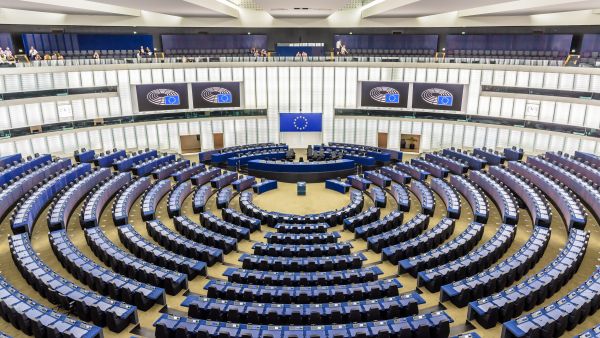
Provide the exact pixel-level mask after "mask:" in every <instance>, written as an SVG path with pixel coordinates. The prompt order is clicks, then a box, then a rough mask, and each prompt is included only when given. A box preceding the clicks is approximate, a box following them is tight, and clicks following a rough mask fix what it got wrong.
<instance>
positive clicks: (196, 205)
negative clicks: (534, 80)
mask: <svg viewBox="0 0 600 338" xmlns="http://www.w3.org/2000/svg"><path fill="white" fill-rule="evenodd" d="M309 150H310V151H311V154H312V155H311V156H310V157H308V160H309V162H306V163H310V161H311V159H313V160H315V161H319V163H326V162H327V161H328V160H330V159H335V158H342V157H343V158H345V159H346V161H355V162H356V163H360V164H361V166H357V167H356V168H355V169H356V172H354V173H352V174H348V177H335V178H328V179H326V180H322V181H320V182H310V183H309V184H308V185H309V189H308V190H307V191H308V192H307V193H306V194H298V196H287V194H289V191H291V190H295V189H296V188H297V187H296V186H295V185H294V184H292V183H283V182H286V181H285V180H282V181H278V180H277V179H275V178H273V177H270V178H269V179H263V178H262V177H255V176H249V175H247V172H246V171H245V170H246V168H247V166H246V165H245V163H246V162H248V163H250V162H252V161H254V160H257V159H258V160H261V161H264V162H265V163H270V162H273V163H278V162H275V160H277V159H275V158H272V157H271V156H281V158H280V159H279V160H281V161H289V162H280V163H292V161H293V160H294V156H295V152H291V151H290V149H289V148H288V147H287V146H286V145H281V144H271V143H265V144H254V145H247V146H239V147H230V148H225V149H221V150H211V151H207V152H201V153H199V154H198V155H194V156H197V158H195V159H192V158H188V156H189V155H186V156H185V157H184V156H181V155H178V154H166V153H159V152H158V151H156V150H152V149H145V150H141V151H135V152H132V153H129V152H127V151H124V150H113V151H110V152H103V151H99V150H84V149H81V150H79V151H77V152H76V153H75V154H74V158H75V161H76V163H73V162H72V160H71V159H60V158H53V157H52V156H50V155H35V156H31V157H25V158H24V157H23V156H21V155H20V154H18V155H14V156H9V157H0V166H2V167H1V170H0V182H2V184H3V185H4V186H3V187H2V189H1V190H0V201H6V203H0V214H1V215H2V216H6V215H8V214H11V217H10V219H9V218H8V217H6V220H5V221H4V222H3V225H5V227H6V230H5V231H6V235H7V237H6V238H7V240H6V241H5V243H4V242H3V241H0V246H2V245H6V248H7V251H6V252H7V253H10V255H6V256H7V257H6V258H2V257H0V266H2V267H3V269H2V271H1V272H0V315H1V316H2V318H3V320H5V321H6V322H7V323H6V328H7V330H3V329H2V328H3V326H1V325H0V330H2V331H8V332H7V333H8V334H12V335H18V334H25V335H33V336H36V337H39V338H46V337H82V338H96V337H98V338H101V337H103V336H104V335H107V336H109V335H110V336H111V337H112V336H118V337H125V336H144V337H145V336H155V337H159V338H163V337H166V338H179V337H206V338H227V337H248V338H254V337H257V338H258V337H271V338H279V337H281V338H292V337H295V338H301V337H302V338H321V337H322V338H332V337H335V338H342V337H361V338H363V337H368V338H378V337H414V338H421V337H430V338H446V337H450V336H453V337H461V338H466V337H502V338H526V337H544V336H548V337H560V336H574V335H577V336H578V337H595V336H599V335H600V329H598V328H597V327H596V325H597V320H596V319H597V312H596V311H597V310H598V309H600V268H597V267H595V268H593V269H590V268H589V266H590V265H593V264H596V263H594V262H596V259H597V258H600V255H597V253H596V252H593V251H594V250H595V251H598V250H597V248H598V247H597V241H598V240H600V238H599V237H598V236H599V235H598V234H599V233H600V231H598V228H597V227H598V219H597V216H598V214H599V213H600V192H598V180H599V179H600V171H599V169H598V168H599V167H600V166H599V164H600V161H596V157H594V156H592V155H590V154H587V153H580V152H577V153H575V155H574V156H569V155H566V154H563V153H559V152H548V153H545V154H541V155H538V156H527V157H525V154H523V153H522V152H521V151H520V150H518V149H508V150H502V151H495V150H492V149H487V148H475V149H474V150H473V151H470V152H467V151H465V150H460V149H454V148H447V149H443V150H441V151H439V152H436V153H426V154H424V155H420V156H419V157H417V156H414V157H413V158H404V160H405V162H402V160H403V154H402V153H401V152H397V151H388V150H386V149H384V148H378V147H372V146H363V145H354V144H347V143H344V144H342V143H331V144H329V145H327V146H326V145H316V146H313V147H311V148H310V149H309ZM335 156H338V157H335ZM411 156H412V155H411ZM194 160H197V161H200V163H199V164H195V163H194ZM2 163H4V164H2ZM232 163H233V164H234V165H233V166H232V165H229V164H232ZM234 169H239V170H240V171H239V172H238V171H232V170H234ZM363 169H364V170H365V171H364V172H363V171H362V170H363ZM317 181H318V180H317ZM332 194H333V195H332ZM315 196H319V197H315ZM322 196H327V197H325V199H331V201H329V200H324V199H323V197H322ZM284 198H289V199H290V201H301V202H297V203H295V204H293V205H289V207H290V208H292V209H294V210H304V209H306V210H308V207H309V206H312V207H315V206H316V207H317V208H318V207H319V206H321V205H320V204H327V205H334V204H335V203H337V205H338V206H337V207H332V208H331V210H329V211H323V212H306V213H290V212H283V211H277V210H270V207H269V203H270V202H273V201H274V199H284ZM319 198H321V199H319ZM277 202H278V203H281V201H277ZM284 202H285V201H284ZM305 203H306V205H304V204H305ZM274 204H275V203H274ZM290 204H291V203H290ZM436 206H437V208H436ZM321 209H323V208H321ZM324 210H327V209H324ZM588 213H589V215H588ZM44 216H45V217H44ZM586 229H587V230H586ZM592 248H593V249H592ZM582 271H585V273H581V272H582ZM442 309H443V310H442ZM465 318H466V319H465ZM109 331H112V332H110V333H109ZM3 335H4V334H2V333H1V332H0V337H2V336H3Z"/></svg>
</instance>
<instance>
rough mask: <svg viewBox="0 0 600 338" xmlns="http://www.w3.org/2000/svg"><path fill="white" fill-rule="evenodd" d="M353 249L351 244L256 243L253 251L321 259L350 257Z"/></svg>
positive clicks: (280, 255) (272, 254) (266, 254)
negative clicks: (324, 257) (321, 257)
mask: <svg viewBox="0 0 600 338" xmlns="http://www.w3.org/2000/svg"><path fill="white" fill-rule="evenodd" d="M351 249H352V244H350V242H343V243H330V244H306V245H300V244H269V243H254V244H253V245H252V250H254V254H255V255H265V256H279V257H320V256H338V255H349V254H350V250H351Z"/></svg>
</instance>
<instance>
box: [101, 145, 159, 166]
mask: <svg viewBox="0 0 600 338" xmlns="http://www.w3.org/2000/svg"><path fill="white" fill-rule="evenodd" d="M157 156H158V152H157V151H156V150H154V149H152V150H145V151H142V150H140V151H138V152H137V153H132V154H129V155H126V156H125V157H123V158H118V159H117V160H116V161H115V162H113V164H112V167H113V169H115V170H118V171H129V170H131V169H132V168H133V166H135V165H136V164H138V163H141V162H144V161H146V160H148V159H151V158H154V157H157Z"/></svg>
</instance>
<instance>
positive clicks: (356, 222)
mask: <svg viewBox="0 0 600 338" xmlns="http://www.w3.org/2000/svg"><path fill="white" fill-rule="evenodd" d="M380 215H381V209H379V208H375V207H369V209H367V210H365V211H361V212H360V213H358V214H356V215H354V216H352V217H348V218H344V229H346V230H349V231H354V229H356V228H357V227H359V226H363V225H365V224H369V223H371V222H374V221H376V220H378V219H379V216H380Z"/></svg>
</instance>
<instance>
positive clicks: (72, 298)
mask: <svg viewBox="0 0 600 338" xmlns="http://www.w3.org/2000/svg"><path fill="white" fill-rule="evenodd" d="M8 243H9V247H10V253H11V256H12V259H13V261H14V263H15V265H16V266H17V268H18V269H19V271H20V272H21V275H23V278H25V280H27V282H28V283H29V284H31V286H32V287H33V288H34V289H35V290H37V291H38V292H39V293H40V295H42V296H43V297H45V298H47V299H48V300H49V301H50V302H51V303H53V304H57V305H58V306H60V307H61V308H63V309H71V308H73V309H74V310H75V313H76V314H77V315H78V316H79V318H81V319H82V320H85V321H92V322H93V323H94V324H96V325H99V326H108V327H109V329H110V330H112V331H115V332H120V331H122V330H123V329H124V328H126V327H127V326H128V325H129V324H130V323H132V324H135V323H137V322H138V319H137V313H136V307H135V306H131V305H129V304H125V303H121V302H118V301H115V300H113V299H110V298H108V297H104V296H101V295H99V294H97V293H95V292H93V291H90V290H88V289H86V288H82V287H80V286H78V285H76V284H74V283H72V282H70V281H69V280H67V279H65V278H64V277H63V276H61V275H59V274H58V273H56V272H55V271H54V270H52V269H51V268H50V267H49V266H48V265H46V263H44V262H43V261H42V260H41V259H40V258H39V257H38V255H37V254H36V253H35V251H33V247H32V246H31V241H30V240H29V235H28V234H26V233H22V234H19V235H12V236H10V237H9V238H8Z"/></svg>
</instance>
